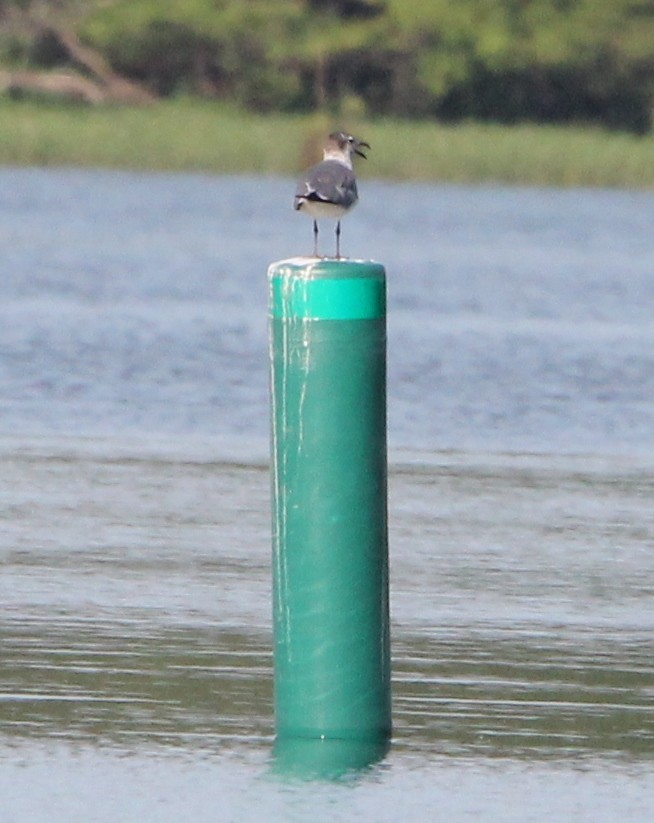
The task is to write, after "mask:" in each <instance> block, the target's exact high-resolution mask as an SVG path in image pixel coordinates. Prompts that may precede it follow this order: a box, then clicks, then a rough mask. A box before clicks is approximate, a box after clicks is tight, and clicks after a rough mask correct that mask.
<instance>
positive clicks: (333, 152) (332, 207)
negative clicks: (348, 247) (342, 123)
mask: <svg viewBox="0 0 654 823" xmlns="http://www.w3.org/2000/svg"><path fill="white" fill-rule="evenodd" d="M362 148H367V149H369V148H370V146H369V145H368V143H365V142H364V141H363V140H359V139H358V138H356V137H353V136H352V135H351V134H347V133H346V132H343V131H335V132H332V133H331V134H330V135H329V137H328V138H327V142H326V143H325V148H324V149H323V159H322V162H321V163H318V164H317V165H315V166H312V167H311V168H310V169H309V170H308V171H307V172H306V173H305V174H304V175H303V176H302V177H301V179H300V180H299V181H298V184H297V188H296V190H295V200H294V201H293V205H294V207H295V210H296V211H301V212H305V213H306V214H308V215H309V216H310V217H313V255H314V257H318V256H319V255H318V219H320V218H323V217H328V218H331V219H332V220H336V259H340V256H341V217H343V215H344V214H346V213H347V212H348V211H349V210H350V209H351V208H352V207H353V206H354V205H355V204H356V202H357V200H358V198H359V195H358V193H357V181H356V178H355V177H354V171H353V170H352V156H353V155H355V154H358V155H359V157H363V158H364V159H365V157H366V155H365V154H364V153H363V152H362V151H361V149H362Z"/></svg>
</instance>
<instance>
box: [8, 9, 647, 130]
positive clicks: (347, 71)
mask: <svg viewBox="0 0 654 823" xmlns="http://www.w3.org/2000/svg"><path fill="white" fill-rule="evenodd" d="M21 15H22V17H23V19H24V18H26V17H27V18H29V19H31V20H32V21H36V22H37V23H38V25H39V26H40V32H41V33H40V35H34V34H33V33H32V36H30V37H29V38H26V37H25V34H24V31H23V33H22V34H21V36H20V37H19V36H17V35H16V33H15V32H14V35H13V36H14V40H13V41H11V40H10V39H6V38H5V45H4V48H3V50H2V52H0V59H3V60H4V61H5V62H7V61H10V60H13V61H17V60H18V61H20V60H23V61H24V62H26V63H31V64H38V65H41V66H46V65H47V66H53V65H57V64H58V63H60V62H63V63H65V62H66V61H68V62H70V60H71V55H72V53H73V52H76V53H77V55H78V57H79V56H80V55H81V54H82V52H81V51H80V49H79V48H73V49H72V51H71V44H74V43H75V42H77V43H78V44H79V45H82V43H80V40H81V41H82V42H83V44H84V45H85V46H86V47H88V46H91V47H92V48H93V49H94V50H95V51H96V52H97V53H98V54H99V55H102V56H104V58H105V59H106V60H107V61H108V63H109V64H110V66H111V68H112V69H113V70H114V71H116V72H118V73H119V74H120V75H122V76H125V77H128V78H130V79H131V80H133V81H135V82H136V83H139V84H143V85H145V86H147V87H148V88H149V89H150V90H151V91H152V92H153V93H155V94H157V95H169V94H175V93H180V92H183V93H194V94H202V95H207V96H213V97H221V98H225V99H232V100H235V101H237V102H238V103H239V104H241V105H245V106H249V107H252V108H255V109H258V110H267V109H285V110H311V109H330V110H338V108H339V106H340V105H341V103H342V101H343V100H346V99H347V100H349V101H351V100H352V99H355V100H356V101H358V103H357V105H360V107H361V108H363V109H365V110H367V111H368V113H370V114H391V115H396V116H398V115H399V116H412V117H424V116H430V117H434V116H435V117H439V118H443V119H458V118H485V119H494V120H500V121H505V122H515V121H519V120H536V121H545V122H567V121H590V122H598V123H603V124H605V125H608V126H614V127H620V128H628V129H631V130H633V131H636V132H642V131H646V130H647V129H649V128H650V125H651V113H652V103H653V100H654V46H653V44H654V0H456V2H454V1H453V0H248V1H247V2H244V0H85V1H83V0H0V22H2V23H3V29H4V30H5V32H7V31H8V28H9V27H8V24H7V21H10V20H11V19H15V18H16V17H17V16H21ZM48 30H50V32H55V36H54V37H53V36H49V35H48V34H47V32H48ZM62 30H63V31H66V32H68V35H71V33H72V34H76V35H77V37H78V40H77V41H75V40H72V39H71V38H70V36H69V37H68V46H66V44H65V42H64V40H63V39H62V37H61V36H60V35H59V34H57V32H61V31H62ZM44 32H45V34H44ZM0 41H2V38H1V37H0ZM9 42H13V45H12V47H11V48H8V47H7V43H9ZM0 45H2V43H1V42H0ZM73 56H74V55H73ZM87 56H88V52H87ZM73 62H74V61H73ZM78 63H79V60H78ZM96 64H97V63H96ZM87 65H88V61H87ZM97 65H99V64H97Z"/></svg>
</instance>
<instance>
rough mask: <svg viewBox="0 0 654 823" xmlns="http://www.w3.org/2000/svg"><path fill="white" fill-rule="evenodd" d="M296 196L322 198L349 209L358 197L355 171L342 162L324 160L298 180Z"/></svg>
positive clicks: (324, 200)
mask: <svg viewBox="0 0 654 823" xmlns="http://www.w3.org/2000/svg"><path fill="white" fill-rule="evenodd" d="M295 197H296V198H303V199H304V198H307V199H310V200H318V201H320V200H322V201H323V202H325V203H335V204H336V205H338V206H344V207H345V208H346V209H348V208H350V206H352V205H353V204H354V203H356V201H357V197H358V194H357V183H356V179H355V177H354V173H353V172H352V170H351V169H348V167H347V166H344V165H343V164H342V163H337V162H335V161H333V160H323V161H322V163H318V165H317V166H313V168H311V169H309V171H308V172H307V173H306V174H305V175H304V177H302V179H301V180H299V181H298V184H297V188H296V190H295Z"/></svg>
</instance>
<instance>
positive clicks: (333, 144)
mask: <svg viewBox="0 0 654 823" xmlns="http://www.w3.org/2000/svg"><path fill="white" fill-rule="evenodd" d="M362 148H363V149H369V148H370V144H369V143H366V142H365V140H359V138H358V137H354V135H352V134H348V133H347V132H344V131H334V132H332V133H331V134H330V135H329V138H328V139H327V147H326V148H325V155H327V153H330V154H332V153H334V154H336V153H339V154H343V155H346V156H348V157H352V155H353V154H357V155H358V156H359V157H363V159H364V160H367V159H368V158H367V157H366V155H365V154H364V153H363V152H362V151H361V149H362Z"/></svg>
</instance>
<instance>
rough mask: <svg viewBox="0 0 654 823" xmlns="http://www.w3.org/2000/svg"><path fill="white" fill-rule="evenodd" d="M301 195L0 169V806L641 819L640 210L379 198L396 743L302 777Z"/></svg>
mask: <svg viewBox="0 0 654 823" xmlns="http://www.w3.org/2000/svg"><path fill="white" fill-rule="evenodd" d="M289 192H291V193H292V184H291V183H290V182H289V181H286V180H278V179H270V180H267V179H255V178H251V179H250V178H206V177H202V176H166V175H133V174H129V175H127V174H120V173H100V172H77V171H71V170H60V171H42V170H29V171H17V170H11V169H5V170H2V171H0V216H1V220H0V244H1V246H2V251H3V255H2V256H3V276H2V278H1V279H0V466H1V467H2V472H1V486H0V603H1V606H0V723H1V725H0V764H1V767H0V797H2V804H1V805H0V821H2V823H41V821H48V823H59V821H61V823H64V821H65V823H77V821H85V823H86V821H101V822H102V823H104V821H112V823H115V821H134V820H139V821H144V822H147V821H154V820H156V821H157V823H166V821H178V820H179V819H180V818H182V817H183V818H184V819H191V820H195V821H198V822H199V823H201V822H202V821H250V820H261V819H265V820H271V821H305V820H312V821H341V820H342V821H350V820H357V819H365V820H375V821H391V820H392V821H395V820H398V819H402V820H416V821H422V820H425V821H431V820H434V819H437V818H440V817H443V818H446V819H448V820H449V821H453V823H469V821H478V820H480V819H481V820H484V821H486V820H487V821H493V823H495V821H498V823H499V821H522V822H525V821H526V822H527V823H529V821H545V820H547V821H551V820H573V819H574V820H579V821H585V820H588V821H590V820H592V821H594V823H613V821H616V820H620V821H630V822H632V821H636V822H637V823H638V822H639V821H643V823H645V821H649V820H650V819H651V810H652V798H653V797H654V771H653V769H652V765H653V762H654V708H653V706H654V702H653V697H654V667H653V665H652V652H653V648H652V636H653V631H654V608H653V607H654V583H653V582H652V581H654V553H653V551H652V547H653V545H654V514H653V513H652V507H651V499H652V493H653V492H654V479H653V477H654V472H653V469H654V404H652V402H651V398H652V396H653V389H654V353H653V352H654V349H653V347H652V345H651V343H652V339H653V337H654V321H653V320H652V317H654V312H653V309H654V243H653V242H652V240H651V226H652V224H653V222H654V221H653V218H654V196H653V195H650V194H643V193H640V194H635V193H625V192H591V191H570V192H561V191H546V190H536V189H525V190H511V189H496V188H475V187H460V188H459V187H435V186H415V185H400V184H390V183H386V184H382V183H376V182H371V181H365V180H364V181H363V183H362V185H361V195H362V203H361V204H360V206H359V207H358V211H357V213H356V214H355V215H353V216H352V217H348V219H347V221H346V222H345V223H344V230H343V231H344V233H343V246H344V250H345V251H346V252H348V253H351V254H353V255H361V256H364V257H366V256H374V257H375V258H377V259H380V260H382V261H383V262H384V263H385V264H386V266H387V270H388V274H389V310H390V315H389V437H390V444H391V451H390V455H391V483H390V515H391V518H390V519H391V593H392V603H391V606H392V618H393V661H394V664H393V665H394V704H393V705H394V724H395V735H394V740H393V744H392V746H391V749H390V751H389V753H388V755H387V756H386V758H385V759H384V760H383V761H382V762H381V763H380V764H378V765H377V766H373V767H371V768H370V769H368V770H366V771H364V772H362V773H357V774H352V775H349V776H344V777H343V778H341V779H340V780H337V781H322V782H321V781H319V782H315V781H312V782H309V783H306V782H303V781H299V780H294V779H284V778H281V777H279V776H278V775H276V774H275V770H274V762H273V761H272V758H271V748H272V736H273V724H272V678H271V664H272V661H271V654H270V649H271V628H270V563H269V545H270V535H269V480H268V469H267V432H268V416H267V415H268V412H267V329H266V316H265V315H266V287H265V276H264V275H265V270H266V266H267V264H268V262H270V261H272V260H275V259H280V258H283V257H287V256H292V255H294V254H297V253H302V252H305V251H308V250H309V249H310V246H311V232H310V222H309V221H307V220H304V219H302V218H301V216H295V215H293V214H292V212H291V211H290V207H289V205H288V200H289ZM389 197H392V198H393V201H394V202H393V204H392V206H389V205H388V204H387V202H386V200H387V198H389ZM270 203H272V204H273V205H274V207H273V208H271V207H270V205H269V204H270ZM325 228H326V229H327V227H325ZM328 234H329V233H328V231H327V230H325V233H324V236H323V238H322V239H323V241H324V243H325V245H326V246H327V247H329V242H330V241H331V238H330V237H329V236H328Z"/></svg>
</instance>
